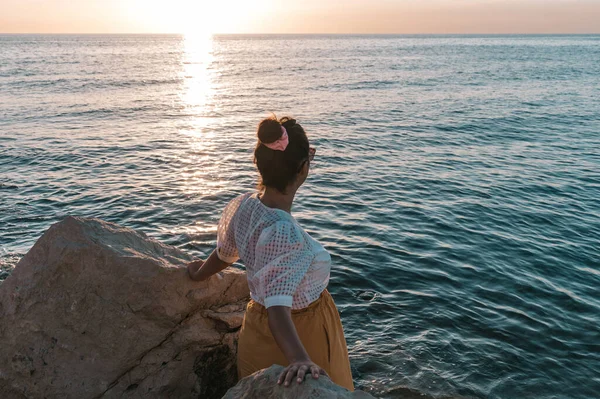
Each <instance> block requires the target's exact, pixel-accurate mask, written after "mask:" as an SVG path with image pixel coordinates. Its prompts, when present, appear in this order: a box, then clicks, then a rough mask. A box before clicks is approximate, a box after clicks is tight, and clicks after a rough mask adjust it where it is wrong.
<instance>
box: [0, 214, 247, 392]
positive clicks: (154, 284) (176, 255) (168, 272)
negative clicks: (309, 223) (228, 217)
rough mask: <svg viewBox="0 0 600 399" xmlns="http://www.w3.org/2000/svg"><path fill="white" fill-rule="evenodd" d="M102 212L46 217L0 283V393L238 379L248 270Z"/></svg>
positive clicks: (152, 388)
mask: <svg viewBox="0 0 600 399" xmlns="http://www.w3.org/2000/svg"><path fill="white" fill-rule="evenodd" d="M190 260H192V259H191V258H190V256H189V255H186V254H185V253H183V252H182V251H180V250H178V249H177V248H174V247H171V246H167V245H164V244H161V243H160V242H158V241H156V240H154V239H152V238H149V237H147V236H146V235H144V234H143V233H139V232H136V231H134V230H131V229H127V228H123V227H121V226H118V225H115V224H112V223H107V222H104V221H102V220H99V219H88V218H80V217H67V218H65V219H64V220H62V221H61V222H59V223H57V224H55V225H53V226H51V227H50V229H48V231H46V232H45V233H44V235H43V236H42V237H41V238H40V239H39V240H38V241H37V242H36V244H35V245H34V246H33V247H32V248H31V250H30V251H29V252H28V253H27V254H26V255H25V256H24V257H23V258H22V259H21V260H20V261H19V263H18V264H17V266H16V268H15V270H14V271H13V272H12V274H11V275H10V276H9V277H8V278H7V279H6V281H4V283H2V285H1V286H0V398H33V397H40V398H41V397H48V398H53V397H54V398H58V397H61V398H62V397H71V398H100V397H120V398H121V397H124V398H127V397H161V398H162V397H165V398H166V397H185V398H190V397H202V398H220V397H221V396H222V395H223V394H224V393H225V392H226V390H227V389H228V388H230V387H231V386H232V385H234V384H235V382H236V380H237V378H236V368H235V350H236V349H235V348H236V339H237V330H238V329H239V327H240V325H241V321H242V317H243V309H244V306H245V304H246V301H247V298H248V284H247V282H246V277H245V274H244V272H242V271H240V270H237V269H233V268H230V270H226V271H225V272H223V273H221V275H217V276H213V278H211V279H209V281H207V282H194V281H191V280H190V279H189V278H188V276H187V270H186V267H185V263H186V262H188V261H190Z"/></svg>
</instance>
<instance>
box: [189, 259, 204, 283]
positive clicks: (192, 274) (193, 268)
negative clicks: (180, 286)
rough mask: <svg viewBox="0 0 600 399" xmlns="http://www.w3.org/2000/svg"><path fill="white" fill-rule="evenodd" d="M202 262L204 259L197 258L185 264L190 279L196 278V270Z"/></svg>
mask: <svg viewBox="0 0 600 399" xmlns="http://www.w3.org/2000/svg"><path fill="white" fill-rule="evenodd" d="M203 264H204V261H203V260H202V259H198V260H195V261H192V262H190V263H188V264H187V271H188V275H189V276H190V278H191V279H192V280H197V279H198V278H197V275H198V271H199V270H200V268H201V267H202V265H203Z"/></svg>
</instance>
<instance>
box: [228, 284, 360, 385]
mask: <svg viewBox="0 0 600 399" xmlns="http://www.w3.org/2000/svg"><path fill="white" fill-rule="evenodd" d="M292 321H293V322H294V325H295V326H296V330H297V331H298V336H299V337H300V340H301V341H302V344H303V345H304V348H305V349H306V351H307V352H308V355H309V356H310V358H311V360H312V361H313V362H314V363H316V364H318V365H319V366H320V367H321V368H323V369H324V370H325V371H326V372H327V374H328V375H329V377H330V378H331V380H332V381H333V382H335V383H336V384H338V385H341V386H342V387H344V388H346V389H349V390H351V391H354V384H353V382H352V372H351V371H350V361H349V359H348V348H347V347H346V338H345V337H344V330H343V329H342V322H341V320H340V314H339V313H338V310H337V308H336V307H335V303H334V302H333V298H332V297H331V295H330V294H329V292H328V291H327V290H325V291H323V293H322V294H321V296H320V297H319V299H317V300H316V301H314V302H313V303H311V304H310V305H309V306H308V307H306V308H304V309H292ZM237 364H238V376H239V377H240V378H244V377H246V376H248V375H250V374H252V373H254V372H256V371H258V370H261V369H264V368H267V367H270V366H271V365H273V364H280V365H282V366H287V365H288V364H289V363H288V361H287V359H286V358H285V355H284V354H283V352H281V349H279V346H278V345H277V342H275V339H274V338H273V335H271V329H270V328H269V323H268V318H267V309H265V307H264V306H262V305H261V304H259V303H258V302H254V301H253V300H251V301H250V302H249V303H248V305H247V306H246V314H245V315H244V321H243V323H242V329H241V331H240V339H239V342H238V354H237Z"/></svg>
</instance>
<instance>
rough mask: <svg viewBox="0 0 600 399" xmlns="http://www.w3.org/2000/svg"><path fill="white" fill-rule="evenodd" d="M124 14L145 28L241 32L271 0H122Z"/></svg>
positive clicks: (191, 32)
mask: <svg viewBox="0 0 600 399" xmlns="http://www.w3.org/2000/svg"><path fill="white" fill-rule="evenodd" d="M126 1H127V4H128V12H127V14H128V16H129V17H130V18H133V19H134V20H135V21H136V22H137V23H138V25H139V24H141V25H143V26H144V27H145V28H146V29H150V30H152V31H154V32H162V33H183V34H185V35H186V36H195V37H202V36H207V35H210V34H214V33H241V32H244V31H245V28H246V27H248V26H249V25H251V24H252V22H253V19H254V18H257V17H260V16H261V14H262V13H264V12H265V10H268V9H269V4H270V3H271V2H272V1H273V0H126Z"/></svg>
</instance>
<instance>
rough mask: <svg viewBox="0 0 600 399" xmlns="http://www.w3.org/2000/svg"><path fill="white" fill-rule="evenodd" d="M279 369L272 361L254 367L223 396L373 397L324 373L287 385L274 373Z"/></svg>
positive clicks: (276, 398)
mask: <svg viewBox="0 0 600 399" xmlns="http://www.w3.org/2000/svg"><path fill="white" fill-rule="evenodd" d="M282 370H283V367H281V366H279V365H276V364H275V365H273V366H271V367H269V368H268V369H263V370H260V371H257V372H256V373H254V374H252V375H250V376H248V377H246V378H244V379H242V380H240V381H239V382H238V383H237V385H236V386H234V387H233V388H231V389H230V390H229V391H227V393H226V394H225V396H223V399H314V398H322V399H325V398H327V399H330V398H331V399H346V398H352V399H361V398H362V399H368V398H373V396H371V395H370V394H368V393H366V392H363V391H354V392H350V391H348V390H347V389H345V388H342V387H341V386H339V385H336V384H334V383H333V382H332V381H331V380H330V379H329V377H325V376H320V377H319V379H317V380H315V379H313V378H312V377H307V378H306V379H305V381H304V382H303V383H302V384H298V383H296V382H294V383H293V384H291V385H290V386H289V387H285V386H283V385H278V384H277V377H279V374H280V373H281V371H282Z"/></svg>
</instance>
